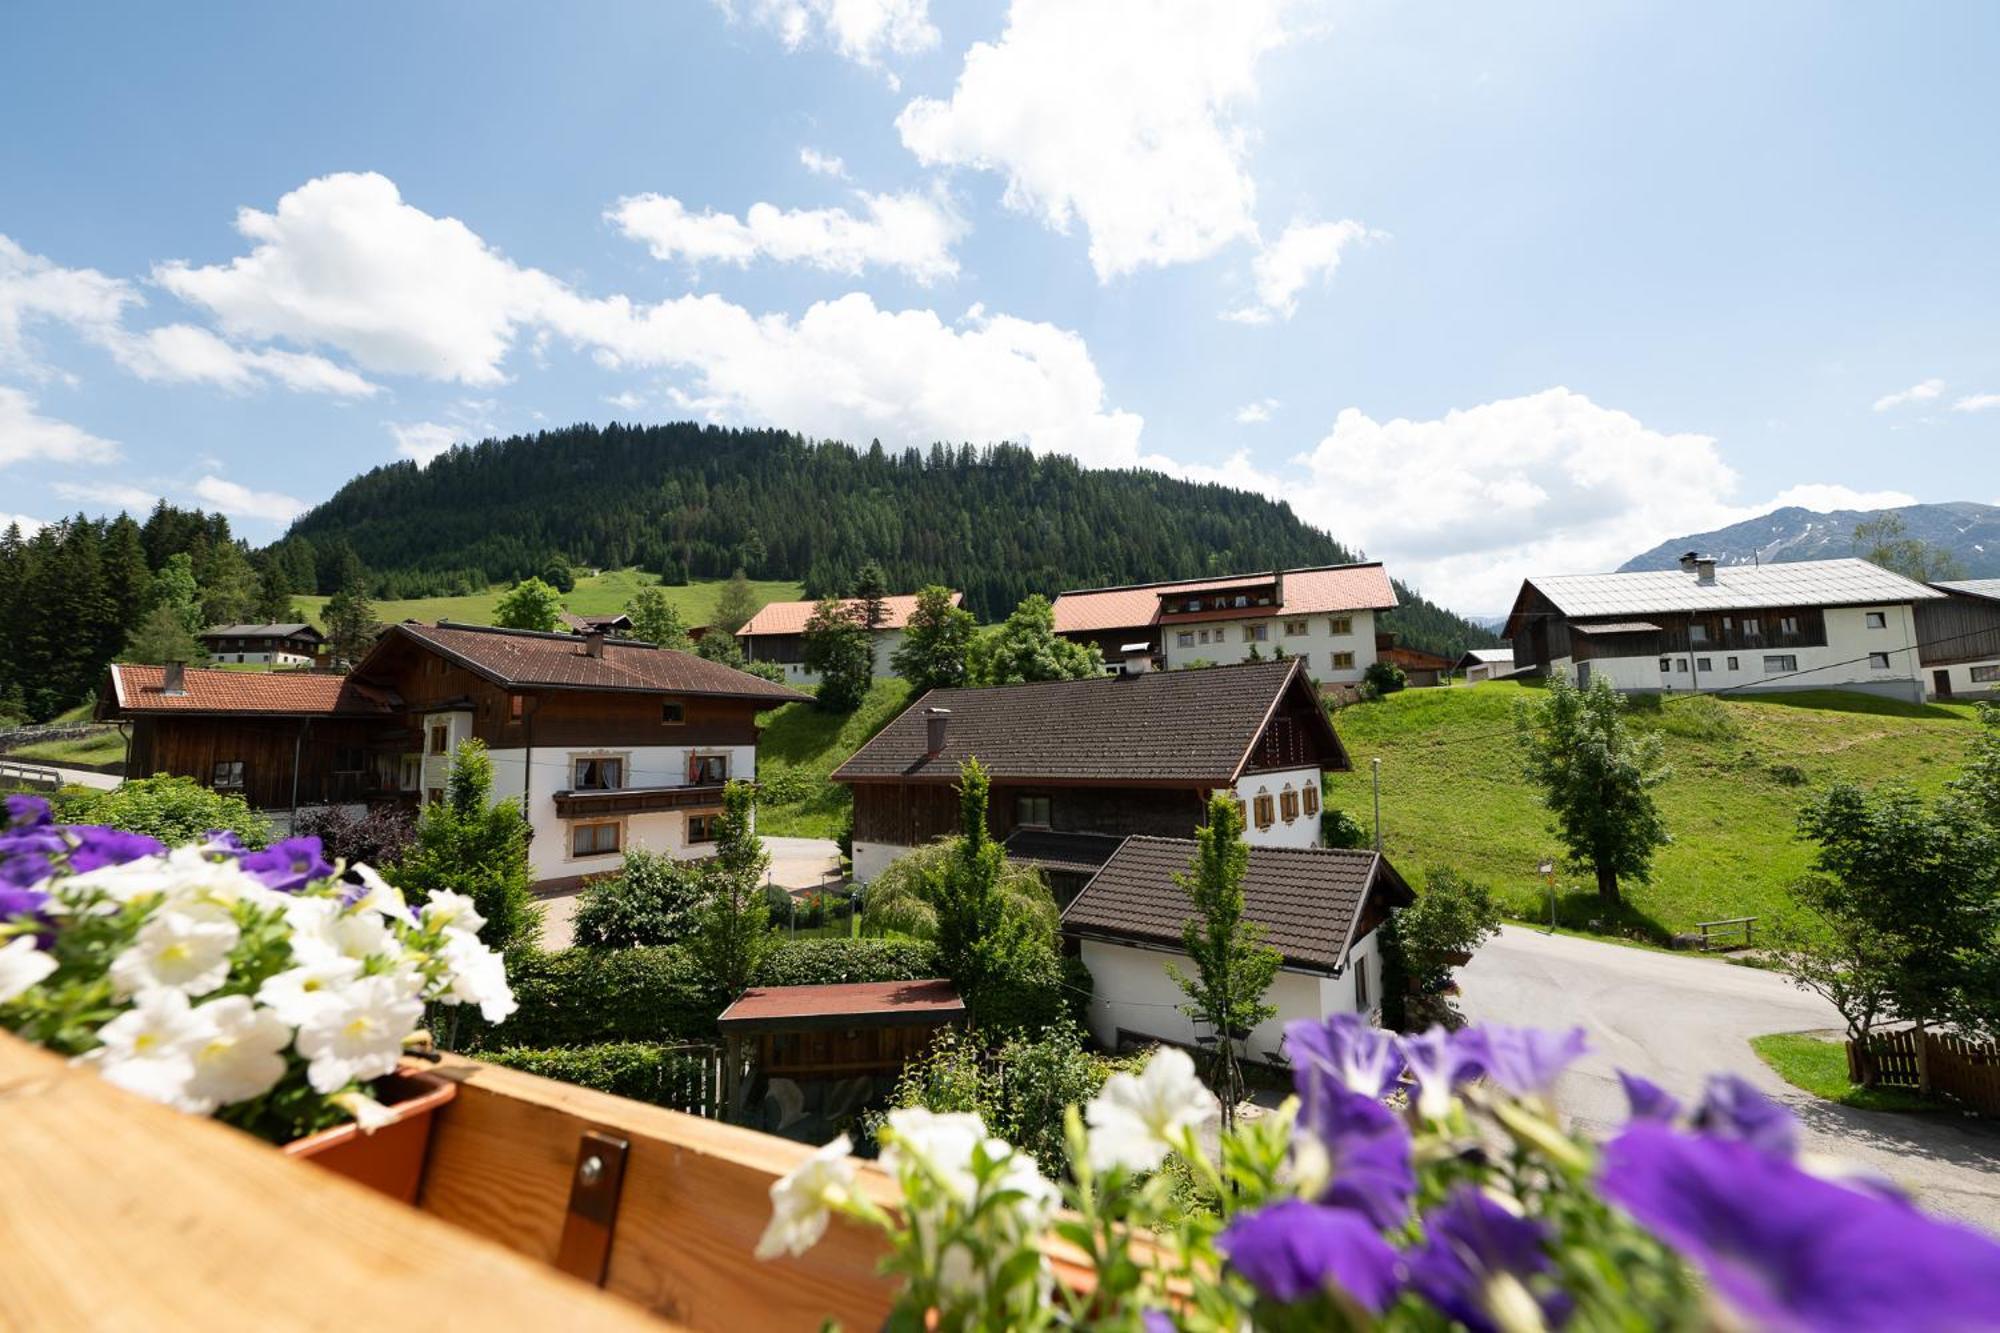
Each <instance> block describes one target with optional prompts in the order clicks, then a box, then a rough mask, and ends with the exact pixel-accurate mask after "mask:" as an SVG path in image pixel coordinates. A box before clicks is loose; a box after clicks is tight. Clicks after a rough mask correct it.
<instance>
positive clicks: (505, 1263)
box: [0, 1033, 891, 1333]
mask: <svg viewBox="0 0 2000 1333" xmlns="http://www.w3.org/2000/svg"><path fill="white" fill-rule="evenodd" d="M437 1068H438V1069H439V1071H440V1072H442V1073H443V1074H444V1075H445V1076H446V1077H448V1078H451V1079H453V1080H454V1081H456V1082H457V1083H458V1085H459V1090H458V1095H457V1097H456V1098H455V1099H453V1100H452V1101H451V1102H450V1103H448V1104H447V1105H445V1106H444V1107H443V1108H441V1109H440V1110H439V1111H438V1113H437V1115H438V1120H437V1124H436V1128H435V1130H434V1131H433V1136H432V1141H431V1149H430V1155H429V1158H428V1162H427V1166H426V1171H425V1176H424V1183H423V1188H422V1191H421V1193H420V1196H419V1200H418V1205H417V1207H416V1208H414V1209H412V1208H409V1207H405V1206H403V1205H401V1204H397V1203H394V1202H391V1201H390V1200H388V1199H385V1198H383V1197H381V1196H378V1195H375V1194H371V1193H369V1192H367V1191H365V1190H363V1189H361V1188H359V1187H358V1186H355V1185H352V1184H350V1183H348V1182H347V1181H345V1180H343V1179H340V1178H338V1177H336V1176H334V1175H332V1174H330V1173H328V1172H325V1171H322V1170H320V1169H319V1168H317V1167H315V1166H313V1165H312V1164H311V1163H309V1162H301V1161H296V1160H294V1159H291V1158H288V1157H286V1156H284V1155H282V1154H280V1153H278V1152H277V1151H276V1150H274V1149H272V1148H270V1147H267V1146H266V1145H264V1144H262V1143H259V1142H258V1141H256V1140H254V1139H252V1138H250V1137H248V1136H247V1135H244V1134H241V1133H239V1132H237V1131H235V1130H232V1129H229V1128H227V1127H226V1126H222V1125H218V1124H215V1123H212V1122H210V1121H206V1120H201V1119H197V1118H194V1117H190V1116H183V1115H180V1114H178V1113H176V1112H173V1111H170V1110H167V1109H166V1108H164V1107H161V1106H157V1105H154V1104H152V1103H150V1102H146V1101H143V1100H141V1099H140V1098H137V1097H134V1096H132V1095H130V1094H127V1093H125V1092H122V1091H120V1090H119V1089H117V1088H115V1087H112V1086H111V1085H109V1084H107V1083H105V1082H104V1081H103V1080H101V1079H100V1078H98V1077H97V1076H96V1075H95V1074H94V1073H92V1072H90V1071H88V1070H81V1069H73V1068H71V1067H69V1066H68V1065H66V1064H65V1063H64V1062H63V1061H61V1060H60V1059H57V1058H56V1057H54V1056H51V1055H49V1054H47V1053H46V1052H43V1051H39V1050H36V1049H34V1048H32V1047H29V1046H27V1045H25V1044H23V1043H22V1042H20V1041H18V1040H16V1039H14V1038H12V1037H10V1036H8V1035H6V1034H4V1033H0V1254H4V1255H6V1256H7V1257H6V1261H5V1265H4V1267H5V1271H6V1277H5V1279H4V1280H0V1327H6V1328H84V1327H124V1328H146V1329H177V1328H197V1327H199V1328H203V1329H213V1328H216V1327H237V1326H256V1327H271V1328H289V1327H305V1326H311V1327H319V1326H322V1325H326V1324H330V1323H338V1324H340V1325H342V1326H344V1327H360V1328H402V1327H410V1326H416V1325H423V1326H426V1327H428V1326H451V1327H477V1328H482V1329H499V1328H515V1327H523V1328H528V1327H532V1328H560V1329H564V1330H569V1329H595V1328H603V1329H638V1328H659V1327H662V1323H661V1322H660V1321H662V1320H664V1321H666V1323H667V1325H668V1326H677V1327H683V1328H688V1329H695V1330H714V1331H715V1333H725V1331H726V1333H752V1331H753V1330H756V1331H759V1333H761V1330H766V1329H771V1330H784V1329H801V1330H810V1329H817V1328H818V1327H819V1326H820V1324H821V1322H822V1321H823V1320H825V1319H827V1318H829V1317H831V1318H834V1319H838V1320H840V1321H841V1322H842V1323H843V1324H844V1325H845V1326H846V1327H848V1328H851V1329H870V1328H876V1327H879V1326H880V1325H881V1322H882V1319H883V1317H884V1315H885V1314H886V1313H887V1311H888V1308H889V1302H890V1296H891V1288H890V1286H889V1284H888V1283H887V1282H886V1281H885V1280H884V1279H882V1278H880V1277H878V1276H877V1274H876V1271H875V1269H876V1261H877V1260H878V1258H879V1257H880V1242H879V1241H878V1240H877V1238H875V1237H873V1236H871V1235H869V1234H867V1233H866V1232H864V1231H861V1230H859V1229H855V1228H850V1227H848V1226H846V1225H845V1224H843V1223H840V1222H836V1223H835V1224H834V1228H833V1230H832V1232H831V1233H830V1234H829V1235H828V1237H827V1239H826V1240H825V1241H823V1242H822V1243H821V1244H820V1245H819V1246H817V1247H816V1248H814V1249H813V1250H812V1251H811V1252H809V1253H808V1254H807V1255H805V1256H804V1257H803V1258H801V1259H797V1260H780V1261H776V1262H772V1263H761V1262H759V1261H758V1260H757V1259H756V1258H755V1257H754V1256H753V1254H752V1250H753V1248H754V1247H755V1245H756V1242H757V1238H758V1236H759V1234H760V1233H761V1232H762V1230H763V1227H764V1224H765V1221H766V1219H767V1218H768V1216H769V1209H770V1202H769V1191H770V1186H771V1183H772V1182H773V1181H774V1180H776V1179H777V1178H778V1177H779V1176H780V1175H782V1174H783V1173H785V1172H786V1171H789V1170H790V1169H791V1168H792V1167H793V1166H794V1165H796V1164H797V1163H798V1162H799V1161H800V1160H801V1159H803V1158H804V1157H805V1156H806V1155H807V1154H808V1153H809V1151H810V1150H809V1149H808V1148H805V1147H803V1146H801V1145H798V1144H793V1143H789V1142H786V1141H784V1140H782V1139H776V1138H772V1137H770V1136H768V1135H764V1134H759V1133H756V1132H754V1131H751V1130H746V1129H739V1128H735V1127H733V1126H729V1125H721V1124H717V1123H715V1122H713V1121H708V1120H702V1119H698V1118H696V1117H693V1116H687V1115H682V1114H680V1113H679V1112H675V1111H668V1110H663V1109H661V1108H658V1107H654V1106H648V1105H645V1104H642V1103H638V1102H632V1101H627V1100H625V1099H623V1098H619V1097H612V1096H607V1095H605V1094H602V1093H596V1092H591V1091H589V1090H587V1089H583V1088H576V1087H571V1086H569V1085H567V1084H562V1083H555V1082H551V1081H549V1080H547V1079H542V1078H537V1077H535V1076H533V1075H530V1074H523V1073H520V1072H518V1071H515V1070H508V1069H498V1068H494V1067H491V1066H487V1065H481V1064H478V1063H475V1062H473V1061H469V1060H461V1059H455V1058H447V1059H446V1060H445V1061H444V1062H443V1063H442V1064H441V1065H439V1066H437ZM590 1132H598V1133H604V1134H609V1135H611V1136H613V1137H615V1138H618V1139H623V1140H624V1141H625V1142H626V1143H627V1144H628V1145H629V1147H628V1149H627V1153H626V1159H625V1166H624V1179H623V1185H622V1189H621V1191H620V1193H619V1195H618V1198H617V1200H616V1205H615V1209H614V1210H613V1211H612V1212H611V1214H610V1216H609V1219H608V1221H609V1225H608V1232H609V1247H608V1251H607V1252H606V1253H605V1255H604V1260H605V1262H604V1266H603V1273H604V1282H603V1290H602V1291H599V1290H597V1289H596V1288H594V1287H592V1286H591V1285H588V1284H587V1283H585V1282H582V1281H578V1280H575V1279H573V1278H571V1277H567V1276H564V1275H563V1273H561V1272H559V1271H558V1270H557V1268H556V1266H555V1265H556V1264H557V1261H558V1258H559V1256H560V1255H562V1252H563V1248H564V1247H563V1235H564V1223H565V1219H566V1218H567V1217H568V1215H569V1211H570V1199H571V1185H572V1182H573V1180H574V1179H575V1178H576V1176H577V1174H578V1161H579V1155H578V1148H579V1145H580V1144H581V1143H582V1142H583V1136H584V1135H585V1134H586V1133H590ZM863 1187H864V1188H867V1189H870V1190H872V1191H876V1192H877V1193H878V1196H879V1197H880V1198H881V1199H882V1200H883V1201H884V1202H887V1201H888V1199H889V1198H890V1195H891V1190H890V1188H889V1185H888V1182H887V1181H886V1180H885V1179H884V1178H883V1177H882V1176H881V1175H880V1174H879V1173H877V1172H874V1171H873V1169H872V1168H870V1169H869V1170H867V1171H865V1172H864V1174H863ZM606 1293H610V1294H609V1295H607V1294H606ZM614 1297H622V1298H624V1299H622V1300H619V1299H614ZM649 1314H650V1316H657V1317H658V1318H657V1319H656V1318H652V1317H649Z"/></svg>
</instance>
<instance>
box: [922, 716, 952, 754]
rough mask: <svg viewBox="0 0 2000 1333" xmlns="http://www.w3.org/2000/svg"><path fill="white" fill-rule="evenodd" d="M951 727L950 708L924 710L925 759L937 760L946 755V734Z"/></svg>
mask: <svg viewBox="0 0 2000 1333" xmlns="http://www.w3.org/2000/svg"><path fill="white" fill-rule="evenodd" d="M950 726H951V710H950V709H949V708H926V709H925V710H924V757H925V758H926V759H935V758H937V757H938V756H939V755H941V754H943V753H944V739H945V732H946V731H947V730H948V729H949V728H950Z"/></svg>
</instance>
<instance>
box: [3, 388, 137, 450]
mask: <svg viewBox="0 0 2000 1333" xmlns="http://www.w3.org/2000/svg"><path fill="white" fill-rule="evenodd" d="M117 457H118V446H117V444H115V443H113V442H112V441H110V440H106V439H100V438H99V437H98V436H95V435H92V434H91V433H90V432H89V431H87V430H84V429H83V428H82V427H81V426H73V425H71V424H70V423H69V422H67V421H58V420H56V419H55V418H54V417H45V416H43V415H41V414H40V413H39V412H37V411H36V410H35V400H34V399H33V398H30V397H29V396H28V395H27V394H26V393H25V392H23V391H22V390H20V389H15V388H11V387H9V386H7V385H4V384H0V467H5V466H7V465H8V464H9V463H24V462H27V461H28V460H30V459H38V460H44V461H47V462H52V463H109V462H112V461H113V460H115V459H116V458H117Z"/></svg>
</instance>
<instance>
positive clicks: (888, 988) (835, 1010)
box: [716, 979, 965, 1032]
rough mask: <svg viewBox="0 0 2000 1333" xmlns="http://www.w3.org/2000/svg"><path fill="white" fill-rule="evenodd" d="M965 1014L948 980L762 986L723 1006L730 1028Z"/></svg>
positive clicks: (867, 1023) (897, 1023)
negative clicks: (725, 1007) (726, 1006)
mask: <svg viewBox="0 0 2000 1333" xmlns="http://www.w3.org/2000/svg"><path fill="white" fill-rule="evenodd" d="M964 1016H965V1001H964V1000H961V999H959V998H958V991H957V990H956V989H954V988H953V986H952V984H951V982H949V981H946V980H942V979H940V980H933V981H858V982H847V983H844V984H840V985H833V986H758V987H753V988H752V989H750V990H747V991H744V992H743V995H742V998H740V999H738V1000H737V1001H736V1003H734V1004H732V1005H730V1006H729V1007H728V1008H727V1009H724V1010H723V1011H722V1016H721V1017H720V1018H718V1019H717V1020H716V1025H717V1026H718V1027H720V1028H721V1029H722V1030H723V1031H724V1032H758V1031H765V1032H768V1031H773V1030H783V1029H789V1028H804V1027H836V1026H841V1027H903V1026H913V1025H920V1024H928V1023H948V1022H951V1021H952V1020H954V1019H958V1018H963V1017H964Z"/></svg>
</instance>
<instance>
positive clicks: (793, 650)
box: [736, 592, 965, 685]
mask: <svg viewBox="0 0 2000 1333" xmlns="http://www.w3.org/2000/svg"><path fill="white" fill-rule="evenodd" d="M964 601H965V594H964V593H957V592H955V593H953V594H952V595H951V604H952V605H953V606H958V605H960V604H962V603H963V602H964ZM845 605H846V606H847V608H848V610H849V611H850V612H857V611H859V609H860V607H861V602H860V601H859V599H856V598H849V599H848V600H847V601H846V603H845ZM818 606H819V603H818V602H766V603H765V604H764V605H763V607H761V608H760V609H759V610H758V612H757V614H756V615H754V616H752V617H750V619H749V620H748V621H747V622H745V623H744V626H743V628H742V629H739V630H737V631H736V646H737V647H739V648H741V649H742V650H743V660H744V661H746V662H776V663H777V664H778V665H779V666H782V667H783V668H784V669H785V680H786V681H787V682H788V683H789V684H793V685H817V684H819V673H818V672H817V671H809V670H807V669H806V664H805V631H806V622H807V621H809V620H811V619H812V615H813V612H814V610H816V609H817V608H818ZM916 609H917V595H916V594H915V593H910V594H907V595H904V596H898V597H884V598H883V599H882V619H881V621H880V623H878V624H877V625H876V626H875V627H874V628H873V629H872V630H870V631H869V635H868V637H869V639H870V641H871V644H872V646H873V648H874V651H875V674H876V675H878V676H893V675H895V674H896V668H895V666H894V665H893V663H892V662H891V661H890V659H891V658H892V657H894V656H895V653H896V650H897V649H898V648H900V647H902V645H903V631H904V630H905V629H906V628H907V627H908V626H909V623H910V616H911V614H912V613H913V612H915V611H916Z"/></svg>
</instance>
